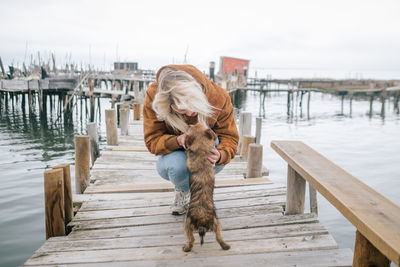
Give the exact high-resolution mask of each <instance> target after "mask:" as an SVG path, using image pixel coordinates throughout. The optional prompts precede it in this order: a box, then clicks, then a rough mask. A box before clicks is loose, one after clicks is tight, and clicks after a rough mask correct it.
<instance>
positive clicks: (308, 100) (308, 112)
mask: <svg viewBox="0 0 400 267" xmlns="http://www.w3.org/2000/svg"><path fill="white" fill-rule="evenodd" d="M310 102H311V91H308V98H307V119H310Z"/></svg>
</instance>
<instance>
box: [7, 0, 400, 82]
mask: <svg viewBox="0 0 400 267" xmlns="http://www.w3.org/2000/svg"><path fill="white" fill-rule="evenodd" d="M0 6H1V9H0V21H1V26H0V57H1V58H2V60H3V62H4V64H5V65H8V64H14V65H21V64H22V62H24V61H25V62H26V63H29V62H30V57H31V54H33V58H34V59H37V58H38V52H40V56H41V58H42V59H44V60H45V61H48V59H49V58H50V54H51V53H54V54H55V56H56V61H57V64H58V65H61V64H65V63H68V62H74V63H76V64H77V65H80V64H81V63H82V64H83V65H88V64H91V65H93V66H96V67H97V68H99V69H109V68H111V66H112V62H114V61H116V60H120V61H132V62H138V63H139V67H140V68H143V69H154V70H156V69H158V68H159V67H161V66H163V65H166V64H171V63H175V64H182V63H185V62H186V63H188V64H193V65H195V66H197V67H198V68H200V69H204V70H205V69H207V68H208V66H209V62H210V61H215V62H216V63H217V67H218V63H219V58H220V56H232V57H238V58H244V59H249V60H250V70H251V71H253V73H254V71H257V70H258V72H259V73H264V74H265V73H269V72H271V73H276V72H281V73H282V72H290V71H289V70H293V69H297V70H304V71H307V70H310V71H313V72H314V73H315V72H318V71H320V72H323V71H327V72H330V73H334V72H336V73H341V74H343V75H357V74H360V75H361V74H362V73H368V72H371V71H375V72H386V73H390V75H392V76H396V77H397V78H400V1H398V0H379V1H378V0H377V1H372V0H364V1H358V0H346V1H342V0H335V1H331V0H326V1H323V0H319V1H317V0H302V1H298V0H297V1H294V0H293V1H286V0H280V1H277V0H274V1H268V0H264V1H261V0H260V1H253V0H247V1H243V0H242V1H236V0H229V1H226V0H221V1H218V0H203V1H190V0H186V1H183V0H182V1H181V0H168V1H165V0H164V1H162V0H160V1H159V0H141V1H135V0H131V1H122V0H114V1H104V0H97V1H77V0H70V1H57V0H53V1H52V0H41V1H31V0H13V1H6V0H0ZM185 58H186V61H185ZM250 73H252V72H250ZM351 73H352V74H351ZM264 74H263V75H264ZM393 78H395V77H393Z"/></svg>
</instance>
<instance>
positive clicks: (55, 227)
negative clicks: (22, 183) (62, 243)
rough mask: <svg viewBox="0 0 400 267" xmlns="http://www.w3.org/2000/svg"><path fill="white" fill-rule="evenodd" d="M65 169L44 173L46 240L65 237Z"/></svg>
mask: <svg viewBox="0 0 400 267" xmlns="http://www.w3.org/2000/svg"><path fill="white" fill-rule="evenodd" d="M63 179H64V174H63V169H56V170H47V171H45V172H44V202H45V218H46V239H49V238H50V237H53V236H63V235H65V213H64V182H63Z"/></svg>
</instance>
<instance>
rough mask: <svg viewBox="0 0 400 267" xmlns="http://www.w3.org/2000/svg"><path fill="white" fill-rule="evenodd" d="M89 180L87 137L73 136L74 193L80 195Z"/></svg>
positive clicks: (88, 142) (88, 144) (88, 143)
mask: <svg viewBox="0 0 400 267" xmlns="http://www.w3.org/2000/svg"><path fill="white" fill-rule="evenodd" d="M89 179H90V138H89V136H87V135H77V136H75V191H76V193H77V194H82V193H83V192H84V191H85V189H86V187H87V186H88V185H89V182H90V181H89Z"/></svg>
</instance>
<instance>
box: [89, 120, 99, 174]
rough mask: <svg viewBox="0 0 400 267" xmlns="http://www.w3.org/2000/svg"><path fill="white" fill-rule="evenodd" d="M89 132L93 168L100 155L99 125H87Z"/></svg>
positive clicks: (92, 123)
mask: <svg viewBox="0 0 400 267" xmlns="http://www.w3.org/2000/svg"><path fill="white" fill-rule="evenodd" d="M87 132H88V135H89V138H90V158H91V163H92V167H93V165H94V162H95V161H96V159H97V158H98V157H99V155H100V149H99V136H98V134H97V124H96V123H95V122H89V123H88V124H87Z"/></svg>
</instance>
